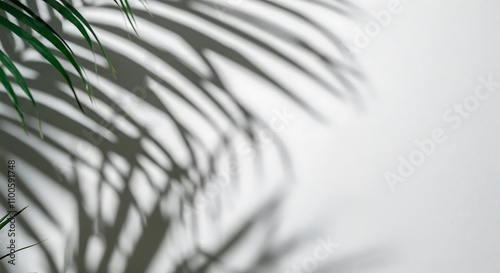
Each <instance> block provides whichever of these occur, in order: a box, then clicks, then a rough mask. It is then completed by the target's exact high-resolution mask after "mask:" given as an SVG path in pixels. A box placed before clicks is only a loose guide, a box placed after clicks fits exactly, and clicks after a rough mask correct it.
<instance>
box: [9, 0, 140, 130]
mask: <svg viewBox="0 0 500 273" xmlns="http://www.w3.org/2000/svg"><path fill="white" fill-rule="evenodd" d="M9 2H11V3H12V4H9V3H7V2H6V1H1V2H0V12H1V13H2V14H0V25H1V26H2V27H3V28H4V29H5V30H7V31H9V32H10V33H12V34H13V35H15V36H17V37H19V38H21V39H22V40H23V41H24V42H26V43H27V44H29V45H30V46H31V47H32V48H34V49H35V50H36V51H37V52H38V53H39V54H40V55H41V56H43V58H44V59H45V60H46V61H48V62H49V63H50V64H51V65H52V66H53V67H54V68H55V69H56V70H57V71H58V72H59V73H60V75H61V76H62V77H63V78H64V79H65V81H66V83H67V85H68V86H69V87H70V88H71V91H72V92H73V95H74V98H75V100H76V103H77V105H78V107H79V108H80V110H81V111H82V112H83V111H84V110H83V107H82V104H81V102H80V100H79V98H78V96H77V93H76V91H75V86H74V83H73V81H72V80H71V77H70V74H71V72H70V71H69V70H68V69H67V68H65V67H64V66H63V65H62V64H61V60H62V58H61V57H57V56H56V55H55V53H54V51H52V50H50V49H49V48H48V47H47V45H46V44H45V43H44V42H43V40H42V38H43V39H44V40H46V41H48V42H49V43H50V44H51V45H52V46H53V47H54V49H55V50H56V51H58V52H60V53H62V55H63V58H64V59H65V60H67V61H69V62H70V63H71V66H72V67H73V69H74V70H75V71H76V72H77V76H78V78H80V79H81V80H82V83H83V86H84V89H85V91H86V92H87V94H88V96H89V98H90V99H92V98H91V90H90V88H89V84H88V81H87V77H86V75H85V71H84V69H83V67H82V66H81V65H80V63H79V61H78V60H77V56H76V55H75V53H74V52H73V50H72V49H71V47H70V46H69V45H68V44H67V43H66V41H65V40H64V39H63V38H62V37H61V36H60V35H59V33H58V32H57V31H56V30H55V29H54V28H53V27H51V25H50V24H49V23H47V22H46V21H45V20H43V19H42V18H41V17H40V16H39V15H38V14H36V12H35V11H33V10H32V9H31V8H30V7H28V6H27V5H25V4H24V3H22V2H21V1H19V0H9ZM36 2H39V3H40V2H44V3H45V4H46V5H47V6H48V7H50V8H51V9H53V10H54V11H56V12H57V13H59V14H60V15H61V16H62V17H63V18H64V19H66V20H67V21H68V22H69V23H71V24H72V25H73V26H75V27H76V28H77V29H78V30H79V32H80V34H81V35H82V37H83V38H84V39H85V41H86V42H87V44H88V46H89V47H90V48H91V49H92V51H94V48H93V42H92V39H91V36H92V37H93V39H94V41H95V42H96V43H97V45H98V47H99V48H100V51H101V53H102V54H103V56H104V57H105V58H106V60H107V61H108V65H109V67H110V68H111V70H112V72H113V74H114V68H113V66H112V65H111V63H110V62H109V58H108V56H107V54H106V51H105V50H104V47H103V46H102V44H101V42H100V41H99V39H98V37H97V35H96V34H95V32H94V30H93V29H92V27H91V26H90V24H89V23H88V22H87V20H86V19H85V18H84V17H83V16H82V15H81V13H80V12H79V11H78V10H77V9H76V8H75V7H74V6H73V5H72V4H71V3H70V2H68V1H66V0H37V1H36ZM117 4H119V5H121V6H122V7H123V9H124V13H125V14H126V16H127V17H128V18H129V20H130V22H131V23H132V18H133V17H132V16H133V14H132V13H131V12H132V11H131V9H130V5H129V4H128V1H125V0H121V1H120V3H117ZM89 32H90V34H89ZM34 33H37V34H38V35H39V36H36V35H34ZM7 35H8V34H7ZM0 61H1V63H2V64H3V65H4V66H5V67H6V68H7V70H8V71H9V72H10V74H11V75H12V76H13V77H14V79H10V78H9V76H8V75H7V73H5V71H0V81H1V82H2V84H3V86H4V88H5V89H6V91H7V92H8V93H9V96H10V97H11V102H12V104H13V106H14V107H15V108H16V110H17V112H18V115H19V118H20V121H21V124H22V126H23V128H25V129H26V123H25V119H24V115H23V110H22V109H21V107H20V105H19V102H18V98H17V94H16V92H15V89H14V88H12V84H11V83H17V84H18V85H19V86H20V87H21V88H22V90H23V91H24V93H25V94H26V95H27V96H28V97H29V99H30V100H31V103H32V105H33V107H34V108H35V111H36V113H37V118H38V120H39V132H40V134H41V133H42V131H41V128H40V127H41V119H40V116H39V115H38V113H39V112H38V108H37V106H36V102H35V99H34V97H33V95H32V93H31V91H30V88H29V86H28V85H27V84H26V80H25V78H24V77H23V76H22V74H21V73H20V72H19V69H18V68H17V66H16V64H15V63H14V62H13V61H12V60H11V58H9V56H8V54H6V53H5V52H4V51H2V50H1V49H0Z"/></svg>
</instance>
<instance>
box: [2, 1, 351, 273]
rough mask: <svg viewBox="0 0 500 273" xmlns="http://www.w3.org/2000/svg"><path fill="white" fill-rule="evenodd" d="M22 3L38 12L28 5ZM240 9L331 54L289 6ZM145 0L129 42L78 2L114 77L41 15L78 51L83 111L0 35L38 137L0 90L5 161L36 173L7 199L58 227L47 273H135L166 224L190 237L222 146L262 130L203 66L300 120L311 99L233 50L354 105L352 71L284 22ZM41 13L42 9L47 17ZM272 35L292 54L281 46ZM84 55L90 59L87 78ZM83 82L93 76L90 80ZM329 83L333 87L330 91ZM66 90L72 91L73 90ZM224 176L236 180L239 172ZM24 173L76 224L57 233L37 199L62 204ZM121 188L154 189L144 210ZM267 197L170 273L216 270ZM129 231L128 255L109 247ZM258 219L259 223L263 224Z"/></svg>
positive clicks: (52, 215) (115, 24) (266, 260)
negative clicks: (243, 81) (232, 77)
mask: <svg viewBox="0 0 500 273" xmlns="http://www.w3.org/2000/svg"><path fill="white" fill-rule="evenodd" d="M299 2H303V4H305V5H318V6H321V7H323V8H325V9H328V10H329V11H330V12H331V14H332V16H338V15H342V16H345V15H347V16H348V15H349V12H351V11H352V9H353V8H352V6H350V5H349V4H348V2H347V1H329V2H326V1H325V2H323V1H309V2H308V1H299ZM84 3H85V1H84ZM30 5H31V7H32V8H34V9H38V8H39V7H38V6H37V5H36V4H34V3H31V4H30ZM252 5H258V7H259V8H264V9H268V10H270V11H273V12H278V13H280V14H283V15H284V16H286V17H287V18H292V19H293V20H295V21H296V22H297V23H300V24H303V25H305V26H307V27H309V28H311V29H314V30H315V31H317V32H318V33H319V34H321V35H322V36H323V37H324V38H325V40H326V41H328V42H329V43H330V45H329V46H330V47H331V48H335V49H337V50H338V52H344V50H343V48H342V47H343V46H342V43H341V41H340V39H339V38H338V37H337V36H336V35H335V33H333V32H332V31H331V30H329V29H328V28H326V27H324V26H321V25H320V24H319V23H317V22H316V20H313V19H312V18H310V17H308V16H306V15H304V14H303V13H302V12H300V10H298V9H296V8H293V7H291V6H289V5H285V4H283V3H280V2H277V1H253V2H252ZM147 6H148V10H145V9H144V8H142V7H141V6H137V7H136V10H135V16H136V18H137V22H138V26H139V34H140V35H141V37H135V36H133V35H132V36H130V31H129V29H127V26H126V24H125V23H124V22H123V18H122V17H121V16H122V15H121V14H120V11H119V10H117V9H116V8H115V7H113V6H107V5H103V6H99V7H94V6H91V5H85V4H84V6H82V7H81V10H82V11H83V13H84V15H88V16H89V21H91V23H92V25H93V26H94V27H95V29H96V30H97V32H98V34H100V38H101V39H102V41H103V44H105V47H106V49H107V51H108V55H109V57H110V59H111V61H112V63H113V65H114V66H115V67H116V69H117V75H118V79H116V80H115V79H114V78H113V76H112V75H111V73H110V72H109V70H106V68H105V64H103V63H102V59H100V56H96V57H94V56H93V55H92V53H91V52H90V51H89V50H86V49H85V48H86V47H85V41H84V40H83V39H81V38H79V37H78V35H72V34H71V31H68V30H66V29H64V30H65V31H63V26H62V24H60V23H58V21H57V20H53V21H52V22H53V24H54V27H55V28H56V29H58V30H59V31H60V33H64V34H63V36H64V37H65V39H67V41H68V42H69V43H70V45H71V46H72V47H73V48H74V49H75V53H76V54H77V55H79V56H80V57H81V58H80V60H79V61H80V63H81V64H82V65H83V66H84V67H86V70H87V74H88V75H89V81H90V82H91V84H92V89H93V101H94V102H95V105H94V106H92V105H91V104H90V103H88V102H85V99H83V98H84V96H85V94H84V92H83V91H81V92H79V94H80V97H81V98H82V99H81V101H82V103H86V106H85V107H84V109H85V115H83V114H81V113H79V112H78V111H77V110H76V107H75V100H74V98H73V97H72V94H71V93H69V92H68V90H67V89H68V88H67V87H66V86H65V84H64V81H63V80H62V79H61V78H60V77H59V76H58V75H57V73H56V71H54V69H52V67H50V65H48V64H46V63H45V62H41V61H39V60H38V59H37V58H34V57H32V56H33V54H32V53H33V52H32V51H31V50H30V49H29V48H26V47H23V45H22V44H19V43H18V44H16V43H13V42H12V39H4V37H7V35H6V34H2V45H3V47H4V48H5V50H6V52H7V53H8V54H10V56H13V57H14V59H15V60H16V61H17V62H18V63H19V64H21V65H22V66H24V67H26V68H28V69H29V70H32V71H34V74H33V76H30V77H28V79H27V80H28V85H29V86H30V87H31V88H33V90H36V94H35V98H36V99H37V100H38V105H39V111H40V113H41V118H42V119H43V124H44V125H43V131H44V134H45V137H44V139H43V141H42V140H40V139H36V135H37V134H38V132H37V130H38V122H37V120H36V116H35V115H34V111H32V109H30V102H29V101H28V100H27V99H25V98H22V99H21V100H22V102H21V105H22V107H23V109H24V110H25V111H26V116H27V121H28V126H29V132H30V136H29V137H28V136H25V135H24V133H23V131H22V128H21V127H20V125H19V122H18V120H17V119H16V116H15V115H13V114H12V111H13V109H12V108H11V107H10V103H9V101H8V97H7V95H6V94H5V93H4V92H2V93H1V100H0V103H1V107H3V108H4V109H5V110H4V111H2V112H0V130H1V136H0V139H1V141H0V151H1V155H2V159H3V160H4V162H5V161H6V160H8V159H12V158H15V159H16V160H19V162H22V163H23V165H24V166H26V168H28V167H27V166H29V169H31V170H34V173H36V175H37V176H29V177H28V176H20V177H19V181H18V191H19V192H21V193H22V194H23V197H24V198H25V199H26V203H28V204H30V205H32V206H33V207H35V208H36V210H37V212H38V213H40V214H41V215H42V217H43V218H44V219H45V220H46V221H47V222H49V223H50V224H52V225H54V226H55V227H56V228H60V229H61V235H62V236H64V237H65V238H68V239H67V241H68V242H67V244H66V249H64V255H65V261H64V265H63V266H62V267H61V266H59V265H58V263H57V262H56V261H57V260H58V259H57V258H56V257H57V256H58V255H62V253H51V252H50V250H49V249H48V248H47V246H44V245H42V246H41V251H42V252H43V254H44V256H45V257H46V261H47V266H48V267H49V268H48V270H50V272H68V271H72V270H73V271H76V272H99V273H106V272H112V271H110V270H111V269H110V268H111V267H112V266H113V265H114V262H113V259H116V257H115V256H117V255H118V256H120V255H121V256H123V257H125V258H124V268H123V270H120V272H127V273H137V272H146V270H147V269H148V268H149V266H150V265H151V263H152V262H153V260H154V259H155V258H156V255H157V253H158V251H159V250H160V249H161V248H162V247H163V246H164V244H165V241H168V240H170V239H169V238H170V237H171V236H173V235H172V234H173V232H174V231H175V230H176V228H177V227H179V226H182V227H184V228H185V229H187V230H190V231H191V232H192V233H193V234H196V230H197V229H198V227H197V215H194V217H192V219H191V220H190V221H189V222H186V218H185V213H186V211H189V212H192V210H193V208H194V207H195V206H196V204H195V201H196V197H197V196H199V195H200V194H203V193H204V192H205V191H207V187H208V186H209V185H210V182H211V180H213V177H214V176H216V175H218V171H217V170H218V168H219V167H220V166H221V165H225V164H227V160H228V159H229V161H230V162H232V163H231V164H233V165H238V164H240V163H239V162H238V160H239V155H238V150H237V147H236V145H237V143H236V142H235V139H236V138H237V137H238V136H242V137H244V138H245V139H246V140H247V141H249V142H250V143H252V145H255V146H257V145H258V142H259V136H258V135H259V133H260V132H261V131H262V130H264V129H269V124H268V123H267V122H266V121H265V120H264V119H263V118H262V117H261V116H260V115H259V113H257V112H256V111H255V110H253V107H252V105H250V104H249V103H247V102H245V100H244V99H243V98H241V97H240V96H239V95H238V92H236V91H237V90H234V89H232V88H230V87H229V86H228V85H227V83H226V81H225V80H224V78H226V77H227V75H224V74H223V73H222V70H221V69H220V68H219V65H218V62H217V61H216V59H223V60H226V61H228V62H230V63H232V64H234V65H236V66H237V67H238V68H241V69H243V70H244V71H246V73H248V74H251V75H253V76H254V77H257V78H258V79H260V80H261V81H263V82H266V83H267V84H269V85H270V86H273V87H274V89H275V90H276V91H278V92H280V94H281V95H282V96H283V97H284V98H286V99H289V100H291V101H293V102H294V103H295V104H296V105H298V106H300V107H301V108H302V109H304V110H305V111H307V112H308V113H310V114H311V115H312V116H315V117H317V118H318V119H321V118H322V117H321V113H320V112H319V111H317V110H316V108H315V107H314V105H310V104H309V103H308V102H307V97H308V96H310V94H308V93H307V92H305V91H303V90H294V88H292V87H289V85H288V84H286V80H287V79H286V78H282V77H280V76H276V75H275V73H270V71H269V69H268V68H266V67H263V65H262V64H259V62H258V61H256V60H255V58H254V55H252V54H249V53H248V50H247V49H244V47H243V46H241V44H243V45H245V46H247V47H250V48H252V49H253V50H255V51H258V52H261V53H262V52H263V54H264V55H263V56H266V58H271V59H273V61H277V62H280V63H281V64H284V65H287V66H288V67H290V68H292V69H294V70H295V71H298V72H300V73H301V74H302V75H303V76H305V77H308V78H309V79H311V80H312V81H314V82H316V83H317V84H318V85H320V86H321V87H323V88H324V89H325V90H326V91H327V92H329V93H330V94H331V95H332V96H334V97H336V98H338V99H345V98H346V96H352V97H354V98H356V90H355V84H354V83H355V82H356V81H357V80H359V75H358V73H357V72H356V70H355V69H354V68H353V67H351V65H350V64H349V63H348V62H346V61H344V60H342V58H341V56H335V55H334V54H329V53H328V52H327V53H325V52H324V51H322V50H319V49H318V47H317V46H316V45H314V41H308V40H307V39H305V38H304V37H302V36H301V35H300V34H299V33H298V32H297V31H295V30H294V29H292V28H291V27H288V26H286V25H283V24H278V23H277V22H276V20H272V19H273V18H268V17H266V16H263V15H262V14H259V13H258V12H256V11H255V10H252V9H249V10H246V9H243V8H241V7H240V6H238V5H233V4H228V3H222V2H210V1H198V0H185V1H150V3H148V4H147ZM48 16H49V17H50V16H52V17H54V16H55V15H54V14H53V13H52V12H51V11H49V14H48ZM235 22H237V23H235ZM166 34H169V35H170V36H166ZM263 34H265V35H267V36H271V38H269V37H265V35H263ZM155 37H156V38H155ZM168 37H170V38H171V39H170V38H169V39H167V38H168ZM172 37H175V38H176V39H173V38H172ZM271 40H274V41H271ZM179 41H180V42H181V43H180V44H182V45H183V48H182V49H185V51H183V52H180V51H178V50H179V49H180V47H179V46H178V44H179V43H174V42H179ZM236 41H237V42H236ZM276 41H277V42H279V43H284V44H286V45H289V46H292V47H293V48H294V50H292V51H287V50H283V49H282V48H280V47H279V46H277V45H276V44H277V42H276ZM170 43H172V44H173V45H170ZM186 52H187V53H186ZM186 54H187V55H186ZM214 56H216V57H217V58H215V57H214ZM300 56H308V57H312V59H313V60H314V62H315V67H319V68H321V69H324V70H325V71H327V73H317V72H316V70H315V71H313V70H310V69H309V68H308V66H307V65H305V64H304V63H303V62H301V61H299V59H300V58H299V57H300ZM59 57H62V56H59ZM94 58H95V59H94ZM94 60H97V64H98V65H97V66H98V72H97V73H96V70H95V68H94ZM95 74H98V75H99V79H98V80H97V79H96V77H95ZM76 76H77V75H73V77H74V82H75V83H76V82H78V80H77V78H76ZM331 79H335V81H334V82H335V83H334V82H332V80H331ZM77 87H79V89H80V90H83V88H82V86H78V85H77ZM181 106H182V107H181ZM148 121H149V123H148ZM207 139H216V141H215V142H214V141H212V142H210V141H209V140H207ZM272 142H273V144H274V146H273V147H276V149H278V153H279V154H280V156H281V159H282V162H283V166H284V168H288V169H289V170H290V163H289V162H288V159H287V158H288V157H287V154H286V148H285V147H284V145H283V144H282V143H281V142H280V141H279V138H278V137H275V136H273V137H272ZM257 153H258V150H257ZM225 160H226V161H225ZM255 164H258V162H257V163H255ZM151 170H155V171H151ZM89 173H90V174H91V175H90V174H89ZM230 176H231V178H230V179H233V180H237V179H238V172H234V173H232V174H231V175H230ZM37 177H39V178H40V180H41V179H42V178H43V180H44V181H49V183H50V184H51V187H55V188H58V189H59V190H62V191H63V192H64V194H65V195H67V196H69V197H70V198H71V200H73V201H72V202H73V204H71V206H74V208H75V211H72V212H71V215H72V216H73V217H75V219H76V220H77V221H78V230H76V231H75V230H71V231H70V232H69V233H68V232H67V231H64V230H63V229H62V225H61V223H60V219H59V212H58V211H53V210H52V209H51V207H53V206H51V205H49V204H48V203H47V202H49V203H55V204H56V207H59V206H62V205H63V204H57V200H50V201H47V200H46V198H42V196H41V192H39V189H38V187H36V186H35V185H36V183H38V181H37V180H38V179H37ZM137 177H142V178H141V179H138V178H137ZM90 180H92V181H93V180H96V181H97V184H96V189H95V193H94V196H95V197H94V198H92V197H89V194H88V193H87V191H88V189H87V187H88V185H89V183H90V182H89V181H90ZM134 181H141V183H142V184H141V187H144V188H150V189H152V191H153V192H154V194H152V195H150V196H149V197H148V198H146V199H147V202H150V206H149V207H148V208H147V209H146V208H145V206H144V205H141V202H142V201H141V200H139V199H140V198H138V197H137V196H136V192H137V190H136V189H135V188H134V186H133V183H134ZM106 192H108V193H106ZM106 194H108V195H109V194H110V196H112V198H110V197H109V196H108V197H106ZM42 195H43V194H42ZM2 198H4V197H3V195H1V194H0V201H1V202H2V204H6V201H5V200H3V199H2ZM279 199H281V197H280V198H278V199H277V200H275V201H272V202H270V203H269V204H267V205H265V206H263V208H262V209H261V210H259V211H258V212H257V213H255V214H254V215H253V216H251V217H249V218H248V220H247V222H245V223H241V228H240V230H237V231H236V232H235V233H234V234H233V235H232V236H228V238H226V240H224V241H223V242H222V243H221V245H220V246H219V247H218V248H217V249H215V250H213V251H204V250H201V248H200V247H199V246H198V247H195V248H194V249H193V251H192V252H191V253H187V254H186V253H184V256H183V257H182V260H181V261H180V262H179V263H177V264H176V266H175V270H174V272H211V270H218V269H217V265H218V264H219V263H220V261H222V260H224V257H225V255H226V254H227V253H228V252H231V251H233V249H234V248H235V247H236V245H238V243H239V242H240V240H242V238H243V237H245V235H246V234H247V233H249V232H250V231H251V230H252V228H253V227H254V226H255V225H257V224H262V223H268V222H266V221H265V220H262V219H264V218H266V217H269V216H268V215H269V212H270V211H273V210H274V209H273V208H274V207H275V206H276V205H277V203H278V202H279V201H278V200H279ZM111 200H115V202H116V204H117V205H116V208H114V211H113V217H112V218H111V220H110V218H109V217H108V216H106V215H105V214H106V212H105V211H106V210H107V209H108V207H110V206H111V205H109V204H110V203H111ZM165 202H168V204H169V209H167V210H166V209H165V208H164V205H162V204H164V203H165ZM71 206H69V205H68V207H67V209H70V208H71ZM134 215H135V216H134ZM191 216H192V215H191ZM134 217H135V218H134ZM133 219H136V220H133ZM266 219H267V218H266ZM131 222H132V224H130V223H131ZM20 223H21V224H22V226H23V228H24V230H25V232H26V233H27V234H28V235H29V236H30V237H32V238H34V239H36V240H39V239H40V237H43V234H40V233H41V231H39V230H37V223H36V222H34V221H30V220H29V219H24V218H21V219H20ZM134 224H138V225H139V227H140V228H139V231H138V234H136V235H137V238H136V239H135V243H134V247H133V249H132V250H131V251H128V252H127V251H125V250H124V249H123V247H122V243H121V241H123V240H124V236H126V235H124V234H126V232H127V231H126V229H127V228H128V227H129V226H130V225H134ZM268 224H269V223H268ZM269 225H271V226H270V229H272V226H273V224H269ZM194 237H196V235H194ZM75 238H76V239H75ZM93 238H98V240H100V241H101V242H102V245H103V251H102V254H101V255H100V258H99V260H98V263H97V265H96V266H95V268H94V267H90V266H89V263H88V262H87V261H86V259H87V258H86V257H87V256H88V255H89V251H90V250H89V248H90V241H91V240H93ZM72 240H76V242H74V243H72ZM194 245H195V246H196V245H197V244H196V243H195V244H194ZM297 245H300V242H295V241H293V240H292V241H290V242H288V243H286V244H285V245H284V246H283V247H277V248H270V247H269V248H268V247H265V246H264V247H263V250H262V251H261V252H260V254H259V255H260V256H259V257H257V258H256V259H255V260H256V263H255V265H254V267H253V268H251V269H249V271H246V272H260V271H262V272H264V271H266V268H269V267H268V265H271V264H274V263H275V262H276V261H277V260H279V259H280V257H282V256H284V255H286V253H287V252H288V251H292V249H293V248H294V246H297ZM266 272H269V271H266Z"/></svg>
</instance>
